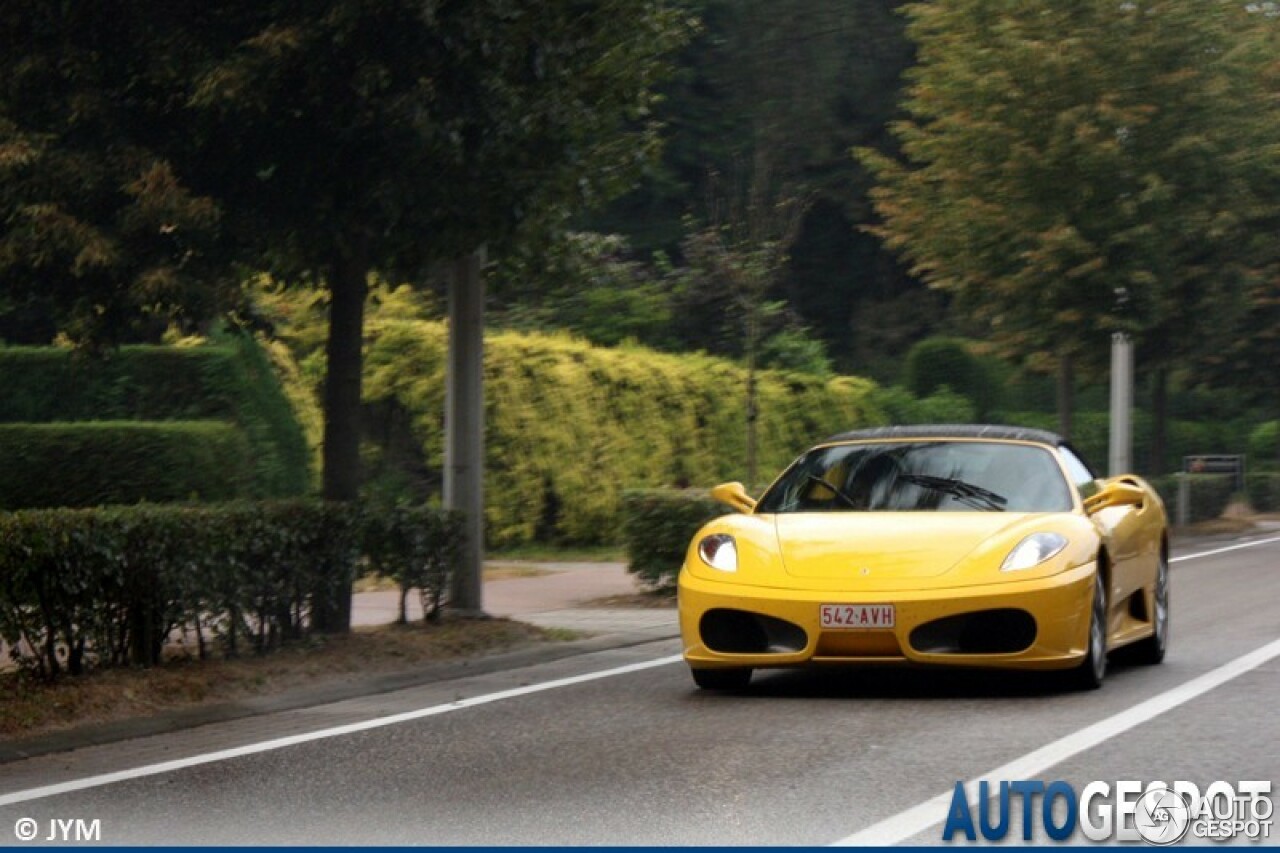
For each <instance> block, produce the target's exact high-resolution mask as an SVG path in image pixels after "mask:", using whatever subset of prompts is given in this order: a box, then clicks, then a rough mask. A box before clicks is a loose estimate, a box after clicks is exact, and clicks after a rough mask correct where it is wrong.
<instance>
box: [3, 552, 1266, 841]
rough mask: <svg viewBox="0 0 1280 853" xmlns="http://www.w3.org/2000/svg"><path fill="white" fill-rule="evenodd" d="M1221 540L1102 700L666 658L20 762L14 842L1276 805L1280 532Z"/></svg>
mask: <svg viewBox="0 0 1280 853" xmlns="http://www.w3.org/2000/svg"><path fill="white" fill-rule="evenodd" d="M1256 541H1257V540H1255V542H1256ZM1222 544H1223V543H1218V544H1216V545H1213V546H1210V545H1206V544H1203V543H1201V544H1198V545H1195V544H1193V545H1190V546H1188V547H1187V548H1184V549H1182V550H1181V552H1178V551H1175V557H1179V558H1180V559H1179V560H1178V562H1176V563H1175V564H1174V566H1173V569H1172V595H1173V610H1172V614H1173V622H1172V624H1173V636H1172V646H1171V651H1170V653H1169V656H1168V658H1167V659H1166V661H1165V663H1164V664H1163V665H1162V666H1158V667H1138V666H1124V665H1119V664H1113V666H1112V669H1111V671H1110V673H1109V676H1108V681H1107V684H1106V685H1105V686H1104V687H1103V688H1102V690H1100V691H1096V692H1090V693H1061V692H1059V691H1058V689H1057V688H1056V687H1055V686H1054V685H1053V683H1051V682H1049V681H1048V680H1046V679H1043V678H1039V677H1033V676H1027V675H1012V676H1011V675H996V674H974V673H954V672H938V671H919V670H893V671H889V670H848V671H844V670H838V671H830V670H826V671H823V672H821V673H815V672H780V673H768V674H758V675H757V677H756V681H755V683H754V687H753V690H752V691H751V692H750V693H749V694H748V695H740V696H728V695H714V694H705V693H700V692H698V691H696V690H695V689H694V688H693V685H692V683H691V682H690V680H689V677H688V673H687V672H686V670H685V667H684V666H683V664H680V663H677V662H675V661H673V660H672V659H671V656H673V655H675V654H677V653H678V651H679V646H678V643H677V642H675V641H666V642H661V643H651V644H646V645H641V646H634V647H631V648H626V649H617V650H613V651H610V652H605V653H598V654H592V655H584V656H579V657H576V658H573V659H569V660H562V661H558V662H555V663H550V664H545V665H539V666H536V667H531V668H527V669H523V670H517V671H511V672H505V673H496V674H490V675H484V676H478V677H474V678H469V679H461V680H456V681H450V682H446V683H438V684H434V685H430V686H428V687H422V688H416V689H413V690H407V691H403V692H400V693H394V694H387V695H382V696H377V697H371V698H368V699H362V700H355V701H349V702H343V703H338V704H335V705H329V706H324V707H320V708H313V709H308V710H304V711H294V712H290V713H285V714H279V715H274V716H270V717H259V718H254V719H249V720H240V721H236V722H232V723H227V724H219V725H214V726H206V727H204V728H201V729H196V730H192V731H189V732H181V733H175V734H170V735H164V736H159V737H154V738H146V739H141V740H135V741H130V742H125V743H119V744H113V745H105V746H98V747H92V748H88V749H83V750H79V751H76V752H72V753H64V754H60V755H52V756H45V757H42V758H38V759H32V760H29V761H24V762H17V763H11V764H6V765H0V844H9V845H13V844H17V843H18V841H17V839H16V838H15V835H14V827H15V825H16V822H17V821H18V820H19V818H31V819H33V820H35V822H36V823H35V826H36V827H38V831H39V835H40V837H41V838H43V837H46V836H47V835H48V834H49V831H50V827H51V826H54V827H57V826H59V825H58V824H51V821H54V820H55V819H57V820H70V821H74V820H77V819H79V820H83V821H86V823H87V822H90V821H93V820H97V821H99V824H98V826H99V830H100V839H101V840H102V841H103V842H106V843H110V844H133V843H137V844H154V843H169V844H186V843H199V844H368V843H381V844H634V843H639V844H732V845H738V844H831V843H833V842H837V841H840V840H842V839H851V840H853V841H886V842H894V841H899V840H906V841H909V842H911V843H924V844H933V843H938V842H940V840H941V827H942V823H943V821H944V820H945V818H946V809H945V805H938V804H937V803H936V802H935V803H933V804H932V805H930V804H929V803H930V801H932V800H935V799H936V798H938V797H939V796H940V795H942V796H943V802H945V801H947V799H948V798H949V794H950V792H951V790H952V787H953V786H954V784H955V782H956V781H957V780H976V779H982V778H986V779H991V780H992V781H998V780H999V779H1000V778H1009V777H999V776H993V775H992V771H993V770H995V769H998V768H1006V769H1008V770H1012V771H1013V772H1016V773H1018V774H1019V775H1017V776H1015V777H1013V778H1025V779H1042V780H1045V781H1049V780H1054V779H1063V780H1066V781H1067V782H1070V783H1072V784H1074V785H1075V786H1076V789H1077V790H1080V788H1081V787H1082V786H1083V785H1084V784H1085V783H1087V782H1090V781H1094V780H1104V781H1110V782H1114V781H1116V780H1121V779H1137V780H1143V781H1149V780H1153V779H1161V780H1169V781H1171V780H1175V779H1180V780H1189V781H1193V782H1195V783H1197V784H1198V785H1199V786H1200V787H1201V788H1203V787H1206V786H1207V785H1208V784H1209V783H1210V782H1213V781H1216V780H1225V781H1229V782H1236V781H1238V780H1270V781H1271V782H1272V783H1273V786H1278V785H1280V783H1278V780H1280V656H1277V653H1280V644H1278V642H1277V641H1280V614H1278V611H1280V537H1276V538H1274V539H1273V540H1272V541H1266V542H1264V543H1263V544H1255V545H1252V546H1250V547H1245V548H1239V549H1235V550H1229V551H1225V552H1223V553H1218V554H1214V555H1211V556H1203V557H1199V556H1193V555H1195V554H1197V552H1199V553H1203V552H1206V551H1210V550H1214V549H1215V548H1220V547H1222ZM1189 556H1190V557H1192V558H1190V559H1188V557H1189ZM1260 649H1266V651H1263V652H1258V654H1256V655H1255V656H1254V657H1253V658H1247V659H1245V661H1244V664H1241V663H1239V661H1240V659H1241V658H1242V656H1246V655H1249V654H1250V653H1255V652H1257V651H1258V650H1260ZM1262 658H1265V660H1263V662H1261V663H1260V664H1258V665H1256V666H1253V667H1252V668H1249V669H1247V671H1244V672H1242V673H1238V672H1236V670H1239V669H1242V668H1244V667H1245V666H1247V665H1248V664H1250V663H1254V664H1257V662H1258V660H1259V659H1262ZM1233 662H1235V663H1233ZM1224 666H1225V667H1228V669H1226V670H1224V669H1223V667H1224ZM1232 666H1235V668H1236V669H1235V670H1232V669H1229V668H1230V667H1232ZM620 667H631V669H629V670H627V671H623V672H614V673H613V674H604V675H601V673H609V672H611V671H612V670H615V669H617V668H620ZM1206 676H1207V677H1208V678H1209V680H1208V681H1206V680H1205V677H1206ZM500 691H506V692H505V693H502V692H500ZM1171 691H1172V692H1171ZM495 694H496V695H495ZM1152 697H1162V698H1161V699H1160V700H1158V704H1157V706H1152V705H1150V704H1147V705H1144V704H1143V703H1144V702H1148V700H1151V699H1152ZM1160 703H1162V704H1160ZM1144 709H1145V710H1144ZM397 714H399V715H402V716H400V717H393V716H390V715H397ZM1126 715H1127V716H1126ZM1144 717H1150V718H1149V719H1143V718H1144ZM1135 719H1138V720H1139V721H1138V722H1137V723H1136V724H1133V721H1134V720H1135ZM370 720H379V721H380V722H378V723H370V722H369V721H370ZM1126 722H1127V723H1129V724H1131V725H1130V726H1129V727H1128V728H1125V725H1124V724H1125V723H1126ZM342 726H345V727H347V729H346V730H338V731H335V730H334V729H335V727H342ZM1120 729H1123V730H1120ZM317 732H319V733H320V734H318V735H317V734H315V733H317ZM1082 732H1083V733H1082ZM1090 732H1092V735H1090ZM308 733H311V734H308ZM290 737H292V738H294V739H295V740H299V741H301V742H295V743H288V745H282V744H281V743H280V739H281V738H290ZM308 737H312V738H314V739H310V740H308V739H307V738H308ZM1046 745H1051V749H1050V750H1049V751H1048V753H1047V754H1046V751H1045V747H1046ZM219 750H232V751H234V750H239V751H240V752H241V753H247V754H235V755H232V756H225V755H224V756H222V757H217V756H214V758H212V759H211V758H210V754H211V753H216V752H217V751H219ZM1055 750H1056V751H1055ZM1037 751H1039V752H1037ZM159 762H175V764H174V765H171V767H170V769H167V770H160V771H158V770H157V768H155V766H154V765H156V764H157V763H159ZM185 765H191V766H185ZM139 768H142V769H141V770H139ZM147 768H151V769H147ZM112 773H114V774H117V776H116V777H115V778H110V777H109V778H106V779H103V778H100V777H101V775H102V774H112ZM95 777H99V778H95ZM86 780H88V781H86ZM54 785H64V788H63V789H49V788H48V786H54ZM77 787H80V789H79V790H74V789H75V788H77ZM41 788H43V789H45V790H36V789H41ZM68 788H70V789H72V790H68ZM59 790H61V791H62V792H58V791H59ZM1272 796H1273V799H1274V797H1275V794H1274V793H1273V795H1272ZM921 804H924V805H923V806H922V805H921ZM913 808H914V812H913V811H912V810H913ZM64 826H65V825H64ZM868 830H871V831H873V832H874V833H878V834H872V835H867V834H865V833H867V832H868ZM858 833H863V834H858ZM73 837H74V836H73ZM1015 840H1020V838H1019V839H1015ZM1275 841H1276V838H1275V832H1274V831H1273V837H1272V843H1275Z"/></svg>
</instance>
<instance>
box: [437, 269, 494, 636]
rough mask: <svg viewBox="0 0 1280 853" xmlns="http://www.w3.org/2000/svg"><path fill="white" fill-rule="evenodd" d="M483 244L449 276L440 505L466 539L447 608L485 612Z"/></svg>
mask: <svg viewBox="0 0 1280 853" xmlns="http://www.w3.org/2000/svg"><path fill="white" fill-rule="evenodd" d="M484 258H485V251H484V249H483V248H481V249H479V250H478V251H475V252H473V253H471V254H470V255H468V256H466V257H463V258H459V259H457V260H456V261H454V264H453V270H452V275H451V276H450V277H449V363H448V387H447V389H446V392H445V414H444V425H445V427H444V428H445V452H444V505H445V507H446V508H448V509H453V510H458V511H460V512H461V513H462V514H463V519H464V520H463V525H464V534H465V541H464V542H463V545H462V557H461V560H460V563H459V565H458V566H457V567H456V572H455V574H454V577H453V588H452V589H451V590H450V607H451V608H452V609H453V610H454V611H455V612H459V613H462V614H466V615H472V616H477V615H481V614H483V612H484V608H483V601H482V596H483V586H482V584H481V567H482V566H483V564H484V276H483V274H482V272H481V269H482V267H483V266H484Z"/></svg>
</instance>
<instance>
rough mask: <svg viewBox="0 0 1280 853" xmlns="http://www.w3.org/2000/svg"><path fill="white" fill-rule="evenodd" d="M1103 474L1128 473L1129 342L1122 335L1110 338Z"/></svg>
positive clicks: (1130, 423)
mask: <svg viewBox="0 0 1280 853" xmlns="http://www.w3.org/2000/svg"><path fill="white" fill-rule="evenodd" d="M1109 449H1110V453H1109V454H1108V456H1109V458H1108V460H1107V461H1108V463H1109V466H1108V471H1107V475H1108V476H1110V477H1115V476H1118V475H1120V474H1127V473H1129V472H1130V471H1131V470H1132V459H1133V343H1132V342H1131V341H1130V340H1129V336H1128V335H1126V334H1125V333H1124V332H1116V333H1115V334H1113V335H1112V336H1111V443H1110V447H1109Z"/></svg>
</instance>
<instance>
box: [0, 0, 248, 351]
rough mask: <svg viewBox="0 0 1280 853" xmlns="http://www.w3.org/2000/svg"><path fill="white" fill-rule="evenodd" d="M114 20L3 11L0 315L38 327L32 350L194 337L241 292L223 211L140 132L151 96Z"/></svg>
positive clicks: (94, 11) (44, 10) (105, 9)
mask: <svg viewBox="0 0 1280 853" xmlns="http://www.w3.org/2000/svg"><path fill="white" fill-rule="evenodd" d="M118 11H120V10H116V9H115V8H114V4H104V5H102V6H101V7H99V6H94V7H92V8H90V7H87V6H86V7H80V6H76V5H68V4H47V3H37V2H12V3H5V4H4V5H3V7H0V221H3V227H2V228H0V312H2V313H9V312H11V311H12V312H17V318H18V319H20V320H21V321H25V323H27V324H32V323H33V324H34V325H35V326H37V327H38V331H37V333H36V334H34V335H33V334H32V330H31V329H30V328H28V329H23V328H13V329H11V330H10V331H11V333H12V334H13V335H14V336H15V337H17V338H18V339H20V340H23V341H24V342H28V343H48V342H49V340H50V339H51V338H52V337H53V334H54V333H55V332H56V331H58V330H59V329H60V330H62V331H65V332H67V333H68V334H69V335H70V336H72V337H73V338H74V339H76V340H77V341H80V342H84V343H90V344H92V345H94V346H95V347H97V348H102V347H105V346H108V345H110V344H113V343H117V342H119V341H120V340H122V339H128V338H131V337H136V336H143V337H145V336H146V334H147V331H148V330H150V331H151V332H153V333H154V331H155V329H154V327H157V326H158V328H159V330H161V331H162V330H163V329H164V327H165V326H166V325H167V324H168V323H169V322H170V321H175V320H176V321H178V322H180V323H181V324H182V325H184V326H187V327H192V326H196V325H199V324H200V323H202V322H203V321H205V320H207V319H208V318H209V317H210V316H211V315H213V314H214V313H216V312H217V310H218V309H220V308H222V307H225V305H226V304H227V301H228V299H229V296H230V294H231V292H232V291H233V289H234V288H233V287H232V284H233V277H232V276H231V275H229V270H228V269H227V266H226V264H225V257H224V255H223V254H221V251H220V243H219V241H220V237H221V221H220V212H219V209H218V207H217V205H216V204H215V203H214V201H213V200H212V199H211V198H209V197H207V196H204V195H202V194H200V193H195V192H192V191H191V189H190V187H189V186H187V185H184V183H183V182H182V180H181V179H180V177H179V176H178V175H177V174H175V171H174V169H173V165H172V163H171V162H170V161H169V160H167V159H166V157H165V156H164V154H163V152H161V151H159V150H158V149H157V147H156V146H155V145H154V144H153V143H154V141H155V140H154V139H153V138H149V137H150V134H149V133H148V131H149V130H154V129H155V128H154V125H153V126H151V127H147V126H143V125H139V124H138V123H137V121H136V120H137V119H138V114H137V110H135V109H134V107H135V106H137V103H138V102H145V101H148V100H150V99H151V98H153V97H155V95H154V90H152V88H151V87H150V82H151V81H150V80H148V79H147V72H146V68H145V63H144V62H143V61H142V60H140V58H139V57H138V55H137V54H136V53H133V52H131V50H130V48H131V47H132V45H131V43H130V40H131V36H132V33H131V32H130V23H131V22H130V20H129V17H130V16H129V15H127V14H125V15H124V16H123V19H121V18H119V17H117V13H118ZM113 41H118V42H119V43H120V44H119V49H115V48H111V49H105V48H106V45H107V43H110V42H113ZM148 327H151V328H150V329H148Z"/></svg>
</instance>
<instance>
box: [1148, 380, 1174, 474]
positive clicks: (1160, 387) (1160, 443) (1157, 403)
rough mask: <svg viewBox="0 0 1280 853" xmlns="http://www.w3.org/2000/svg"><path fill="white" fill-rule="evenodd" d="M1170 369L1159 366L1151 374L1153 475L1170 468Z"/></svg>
mask: <svg viewBox="0 0 1280 853" xmlns="http://www.w3.org/2000/svg"><path fill="white" fill-rule="evenodd" d="M1168 418H1169V371H1168V369H1167V368H1164V367H1157V368H1156V369H1155V371H1154V372H1152V374H1151V471H1150V473H1151V475H1152V476H1153V477H1158V476H1160V475H1161V474H1163V473H1165V471H1166V470H1167V468H1168V465H1169V460H1168V459H1167V456H1168V445H1169V442H1168Z"/></svg>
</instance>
